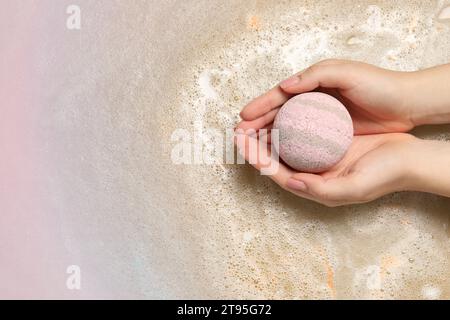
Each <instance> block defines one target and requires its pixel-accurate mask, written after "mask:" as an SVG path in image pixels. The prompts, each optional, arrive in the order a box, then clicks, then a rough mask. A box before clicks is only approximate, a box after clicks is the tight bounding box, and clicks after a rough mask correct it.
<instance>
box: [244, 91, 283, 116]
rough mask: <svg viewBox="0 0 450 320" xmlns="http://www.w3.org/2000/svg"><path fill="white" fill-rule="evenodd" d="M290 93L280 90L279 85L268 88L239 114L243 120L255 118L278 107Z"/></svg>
mask: <svg viewBox="0 0 450 320" xmlns="http://www.w3.org/2000/svg"><path fill="white" fill-rule="evenodd" d="M291 96H292V95H290V94H288V93H286V92H285V91H283V90H281V88H280V87H279V86H276V87H275V88H273V89H271V90H269V91H268V92H267V93H265V94H263V95H261V96H259V97H257V98H256V99H254V100H252V101H251V102H250V103H249V104H247V105H246V106H245V107H244V109H242V111H241V113H240V116H241V118H242V119H243V120H246V121H252V120H255V119H257V118H259V117H261V116H263V115H264V114H266V113H268V112H269V111H271V110H273V109H275V108H278V107H280V106H281V105H282V104H283V103H285V102H286V101H288V100H289V98H291Z"/></svg>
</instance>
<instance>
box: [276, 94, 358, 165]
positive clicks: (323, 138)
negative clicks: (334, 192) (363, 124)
mask: <svg viewBox="0 0 450 320" xmlns="http://www.w3.org/2000/svg"><path fill="white" fill-rule="evenodd" d="M273 128H274V129H278V130H279V131H278V132H279V145H278V146H277V145H276V144H275V145H274V147H275V150H276V151H277V152H278V154H279V156H280V158H281V159H283V161H284V162H286V164H288V165H289V166H290V167H292V168H293V169H296V170H298V171H300V172H309V173H320V172H323V171H326V170H328V169H330V168H331V167H333V166H334V165H335V164H336V163H338V162H339V161H340V160H341V159H342V158H343V157H344V155H345V153H346V152H347V150H348V148H349V147H350V144H351V143H352V138H353V124H352V119H351V117H350V114H349V113H348V111H347V109H346V108H345V106H344V105H343V104H342V103H341V102H340V101H339V100H337V99H336V98H334V97H332V96H330V95H328V94H325V93H321V92H309V93H304V94H299V95H297V96H295V97H293V98H292V99H290V100H289V101H287V102H286V103H285V104H284V105H283V106H282V107H281V109H280V111H279V112H278V113H277V115H276V117H275V120H274V123H273Z"/></svg>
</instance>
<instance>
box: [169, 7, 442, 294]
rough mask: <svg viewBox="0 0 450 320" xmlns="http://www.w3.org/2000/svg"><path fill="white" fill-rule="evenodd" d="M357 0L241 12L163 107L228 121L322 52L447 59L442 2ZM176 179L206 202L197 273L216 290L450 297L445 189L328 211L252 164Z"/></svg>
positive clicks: (208, 121)
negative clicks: (243, 16) (439, 15)
mask: <svg viewBox="0 0 450 320" xmlns="http://www.w3.org/2000/svg"><path fill="white" fill-rule="evenodd" d="M352 3H353V2H352V1H348V2H341V1H339V10H338V9H337V8H335V7H334V6H330V5H329V1H311V2H310V1H302V2H280V4H279V5H278V7H277V8H269V7H265V5H264V6H262V7H260V8H259V9H255V11H254V12H251V14H250V15H249V16H247V18H246V19H247V20H246V19H237V22H236V25H235V26H234V27H235V28H236V30H237V32H235V33H233V34H234V35H235V36H233V37H230V38H228V37H225V36H224V38H222V39H217V38H216V39H215V40H214V39H211V42H210V43H209V44H208V45H207V46H206V47H205V48H204V49H203V50H199V51H198V52H195V53H192V54H193V60H192V61H193V62H192V63H191V64H187V65H186V66H185V68H184V69H182V70H180V71H179V72H180V74H181V78H182V79H184V81H183V83H182V86H181V88H179V90H180V91H181V92H180V95H179V96H178V98H177V100H176V101H174V104H175V108H174V109H175V111H174V112H173V113H168V114H167V115H166V116H165V117H171V118H172V117H178V116H177V114H178V113H179V110H182V112H183V119H179V120H178V121H179V122H178V123H177V125H180V126H181V127H183V128H189V129H192V130H194V129H196V128H197V129H198V128H202V127H215V128H219V129H223V130H224V129H226V128H230V127H232V126H233V125H234V124H235V123H236V122H237V121H238V120H239V117H238V113H239V111H240V110H241V108H242V106H243V105H244V104H245V103H246V102H247V101H249V100H250V99H252V98H253V97H255V96H257V95H259V94H261V93H263V92H265V91H266V90H267V89H269V88H270V87H272V86H273V85H274V84H276V83H277V82H278V81H279V80H282V79H283V78H285V77H287V76H289V75H290V74H292V73H294V72H296V71H299V70H301V69H303V68H305V67H307V66H308V65H310V64H311V63H314V62H316V61H318V60H321V59H324V58H329V57H338V58H348V59H355V60H364V61H367V62H370V63H373V64H377V65H380V66H383V67H387V68H391V69H396V70H404V71H408V70H416V69H420V68H424V67H427V66H431V65H435V64H439V63H444V62H447V61H448V60H449V59H450V50H449V49H450V48H449V44H448V41H446V40H445V39H448V38H449V36H450V27H449V26H448V25H446V24H442V23H440V22H437V21H436V14H437V13H438V12H439V10H440V9H441V7H442V6H443V3H442V2H437V1H430V2H427V3H428V5H426V4H424V3H423V1H408V2H404V3H403V2H402V3H401V4H400V3H399V4H397V5H396V4H394V3H393V2H389V3H387V2H381V1H380V2H379V1H361V2H360V4H358V5H353V4H352ZM253 17H257V18H253ZM433 48H436V50H432V49H433ZM430 50H432V51H430ZM177 106H178V107H177ZM440 135H441V138H442V139H448V137H449V135H448V134H442V133H441V134H440ZM442 135H444V136H445V137H442ZM431 137H435V135H433V134H431ZM180 179H183V181H184V182H183V183H185V184H186V185H191V186H192V189H191V190H189V191H190V192H192V194H193V197H194V198H195V199H196V200H195V202H196V205H198V206H200V207H201V208H202V211H196V212H195V213H192V214H193V216H194V217H195V219H194V220H193V221H192V222H190V223H192V224H193V226H192V232H200V233H201V234H202V239H203V242H202V244H201V248H202V255H201V256H200V257H199V259H200V262H199V265H198V272H200V273H201V274H202V275H203V276H204V278H205V279H207V280H205V281H208V282H209V284H210V286H211V290H212V291H213V292H214V294H213V296H214V297H218V298H236V297H240V298H325V299H326V298H355V297H357V298H387V299H390V298H402V297H403V298H422V297H423V296H425V297H435V296H437V293H436V292H438V293H439V297H440V298H449V297H450V287H449V283H448V280H447V278H448V270H449V269H448V268H449V267H448V262H449V260H450V257H449V253H448V249H446V248H448V245H449V244H450V243H449V240H448V237H446V231H445V230H446V229H442V228H440V227H437V226H435V224H436V223H441V222H442V221H446V219H447V218H446V216H445V214H446V213H445V212H444V211H445V207H446V205H448V202H446V201H447V200H446V199H442V198H439V197H434V196H431V195H424V194H394V195H391V196H388V197H385V198H383V199H381V200H378V201H376V202H373V203H371V204H366V205H361V206H354V207H347V208H339V209H327V208H324V207H322V206H319V205H316V204H313V203H311V202H309V201H307V200H302V199H298V198H296V197H294V196H292V195H290V194H287V193H286V192H285V191H283V190H281V189H280V188H279V187H278V186H276V185H275V184H274V183H273V182H271V181H270V180H269V179H268V178H267V177H261V176H259V175H258V174H257V173H256V171H254V169H253V168H251V167H249V166H232V165H216V166H187V167H183V173H182V175H180ZM187 210H189V209H187ZM430 215H431V216H432V217H433V218H434V220H431V217H430ZM409 259H413V261H412V262H410V261H409ZM424 288H425V289H424ZM430 288H431V289H430Z"/></svg>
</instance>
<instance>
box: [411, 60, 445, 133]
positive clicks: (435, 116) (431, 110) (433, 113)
mask: <svg viewBox="0 0 450 320" xmlns="http://www.w3.org/2000/svg"><path fill="white" fill-rule="evenodd" d="M404 79H405V81H404V83H405V87H406V95H407V97H408V98H407V104H408V108H409V110H410V115H409V116H410V119H411V121H412V122H413V123H414V125H416V126H420V125H426V124H444V123H450V64H446V65H442V66H437V67H434V68H430V69H426V70H421V71H417V72H412V73H407V74H405V77H404Z"/></svg>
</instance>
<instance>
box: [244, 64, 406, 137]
mask: <svg viewBox="0 0 450 320" xmlns="http://www.w3.org/2000/svg"><path fill="white" fill-rule="evenodd" d="M407 81H408V76H407V73H404V72H395V71H390V70H385V69H381V68H378V67H375V66H372V65H369V64H365V63H361V62H353V61H346V60H324V61H322V62H319V63H317V64H315V65H313V66H311V67H309V68H308V69H306V70H304V71H302V72H299V73H298V74H296V75H294V76H292V77H291V78H289V79H287V80H285V81H283V82H281V83H280V84H279V85H277V86H276V87H275V88H273V89H271V90H270V91H268V92H267V93H265V94H263V95H262V96H260V97H258V98H256V99H254V100H253V101H251V102H250V103H249V104H248V105H247V106H246V107H245V108H244V109H243V110H242V112H241V114H240V115H241V118H242V119H243V121H242V122H241V123H240V124H239V125H238V127H239V128H242V129H249V128H253V129H256V130H257V129H259V128H262V127H265V126H267V125H270V124H271V123H272V122H273V120H274V118H275V115H276V114H277V112H278V109H279V107H280V106H281V105H283V104H284V103H285V102H286V101H287V100H288V99H289V98H291V97H292V96H294V95H296V94H300V93H305V92H309V91H313V90H318V91H321V92H325V93H328V94H331V95H333V96H334V97H336V98H337V99H339V100H340V101H341V102H342V103H343V104H344V105H345V106H346V107H347V109H348V111H349V112H350V115H351V116H352V119H353V126H354V130H355V134H356V135H362V134H375V133H394V132H395V133H398V132H407V131H409V130H411V129H412V128H413V127H414V124H413V122H412V120H411V115H410V113H411V112H410V110H409V108H410V106H409V105H408V102H407V101H408V100H407V96H408V93H407V92H406V91H407V90H406V89H405V88H406V87H407V85H406V83H407Z"/></svg>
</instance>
